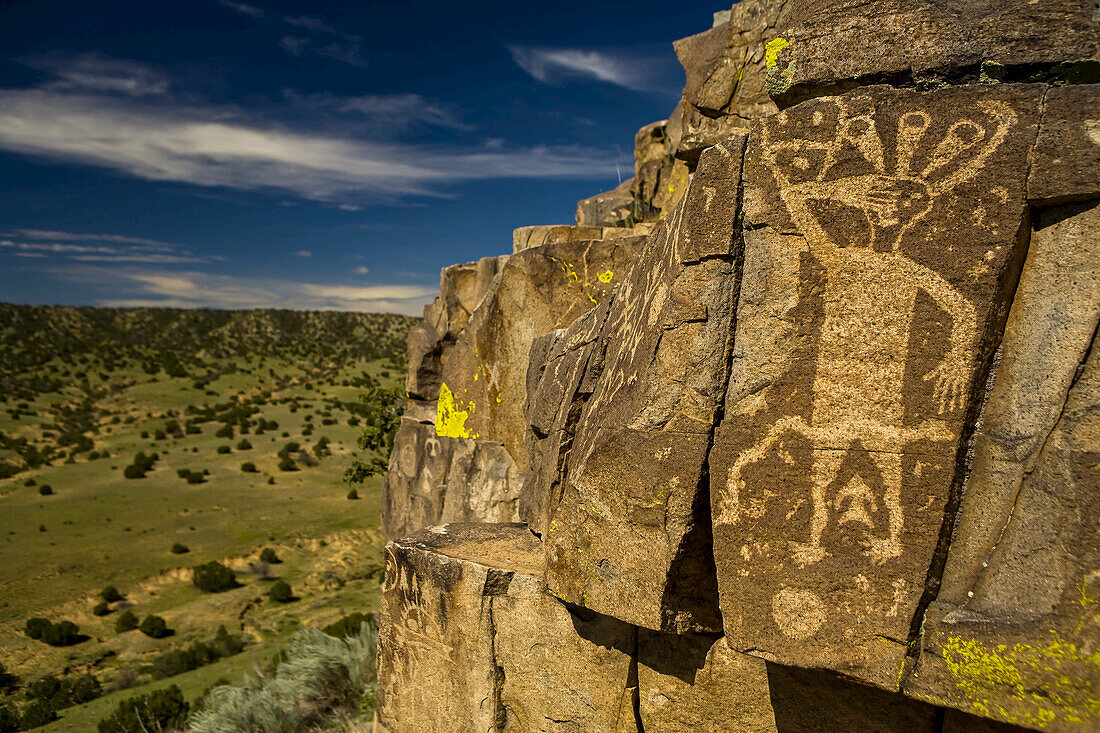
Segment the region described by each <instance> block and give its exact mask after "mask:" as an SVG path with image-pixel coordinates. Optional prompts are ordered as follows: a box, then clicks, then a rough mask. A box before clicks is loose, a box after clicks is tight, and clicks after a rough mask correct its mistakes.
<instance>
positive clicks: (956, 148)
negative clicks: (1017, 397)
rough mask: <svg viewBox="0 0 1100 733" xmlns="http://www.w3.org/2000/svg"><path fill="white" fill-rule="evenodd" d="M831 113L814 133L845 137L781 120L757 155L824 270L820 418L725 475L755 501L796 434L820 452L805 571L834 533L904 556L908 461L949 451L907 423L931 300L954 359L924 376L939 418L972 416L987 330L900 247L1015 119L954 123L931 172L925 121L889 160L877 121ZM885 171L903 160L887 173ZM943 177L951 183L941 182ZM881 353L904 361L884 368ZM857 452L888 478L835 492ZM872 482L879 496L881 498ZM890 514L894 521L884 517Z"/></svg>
mask: <svg viewBox="0 0 1100 733" xmlns="http://www.w3.org/2000/svg"><path fill="white" fill-rule="evenodd" d="M833 104H834V105H835V107H836V110H835V112H834V114H832V115H828V114H827V113H826V111H825V110H821V109H819V110H816V111H815V112H814V113H813V115H812V117H811V120H812V125H813V127H816V128H822V127H826V126H827V125H828V124H831V123H832V122H833V120H836V125H835V135H833V136H827V137H826V138H825V139H823V140H820V141H817V140H814V139H813V138H812V137H811V138H810V139H806V138H805V137H803V136H802V135H799V134H792V133H793V132H794V131H791V130H788V129H786V128H787V126H786V125H785V124H784V119H783V116H781V117H780V122H779V125H778V129H777V130H776V131H771V130H770V129H769V128H768V127H764V128H763V129H762V138H763V141H762V143H761V145H760V150H761V152H762V163H763V164H764V165H765V166H766V167H767V168H768V170H769V171H770V172H771V173H772V174H773V175H774V176H775V179H776V182H777V184H778V190H779V194H780V196H781V197H782V200H783V202H784V204H785V205H786V207H787V210H788V211H789V213H790V214H791V216H792V218H793V219H794V221H795V224H796V225H797V226H798V228H799V230H800V231H801V233H802V235H803V236H804V237H805V239H806V242H807V244H808V245H809V250H810V253H811V255H812V257H813V258H814V260H815V261H816V262H817V264H818V265H820V266H821V267H822V268H823V269H824V271H825V284H824V286H823V288H824V292H823V293H822V295H821V299H822V301H823V310H824V319H823V323H822V326H821V333H820V336H819V338H818V341H817V346H816V352H815V360H814V379H813V384H812V387H811V392H812V411H811V416H810V419H809V420H808V421H807V420H805V419H804V418H802V417H800V416H796V415H795V416H786V417H783V418H782V419H780V420H779V421H778V422H776V423H775V424H774V425H773V426H771V427H770V428H769V429H768V431H767V433H766V434H765V435H764V437H763V438H761V440H760V441H759V442H757V443H756V445H754V446H752V447H750V448H748V449H747V450H745V451H744V452H743V453H742V454H741V455H740V456H739V457H738V458H737V460H736V461H734V463H733V465H732V466H730V468H729V471H728V483H729V491H728V494H727V496H728V497H730V498H731V499H732V498H735V497H738V496H740V494H741V492H742V491H743V490H744V480H745V479H744V476H743V473H744V469H745V467H746V466H747V465H749V464H752V463H755V462H756V461H759V460H760V459H761V458H763V457H764V455H765V454H766V453H767V452H768V451H769V450H771V449H772V448H773V447H774V446H775V444H776V442H777V441H778V440H779V438H780V437H781V436H782V435H783V434H784V433H788V432H794V433H798V434H800V435H802V436H803V437H805V438H807V439H808V440H809V441H810V443H811V444H812V446H813V450H812V452H811V456H812V458H813V465H812V466H811V468H810V472H811V474H812V478H811V482H812V495H811V500H812V504H813V519H812V523H811V527H810V533H809V536H808V537H807V538H806V540H805V541H803V542H792V543H791V552H792V554H793V556H794V558H795V559H796V561H797V562H799V563H800V564H803V565H805V564H809V563H814V562H818V561H820V560H821V559H822V558H823V557H825V555H826V554H827V549H826V548H825V546H824V545H823V544H822V536H823V533H824V532H825V529H826V527H827V526H828V525H829V524H830V522H835V523H837V524H839V525H855V526H857V527H862V530H861V531H863V532H864V533H865V535H866V536H865V539H864V554H866V555H867V556H869V557H870V558H871V559H872V560H873V561H874V562H876V563H882V562H885V561H886V560H889V559H890V558H893V557H897V556H898V555H900V554H901V536H902V530H903V528H904V524H905V520H904V516H903V512H902V507H901V503H900V492H901V483H902V453H901V452H900V450H899V449H900V447H901V446H903V445H904V444H906V443H911V442H914V441H917V440H921V439H930V440H934V441H943V440H950V439H951V438H952V435H951V432H950V431H949V430H947V428H946V427H945V426H944V424H943V422H942V420H939V419H936V418H930V419H926V420H924V421H923V422H921V423H920V424H918V425H914V426H906V425H905V424H904V408H903V406H902V390H903V385H904V370H905V366H906V363H907V359H906V358H905V356H904V355H905V354H906V351H907V349H908V343H909V341H910V339H911V336H912V334H911V331H912V325H913V315H914V310H915V308H916V304H917V298H918V295H919V294H920V293H922V292H923V293H926V294H928V295H929V296H931V298H932V300H933V301H934V302H935V304H936V305H938V306H939V307H941V308H942V309H943V310H944V311H945V312H946V313H947V314H948V315H949V319H950V322H949V323H948V324H947V327H948V329H949V330H950V344H951V346H950V349H949V350H948V352H947V353H946V354H944V355H943V358H942V360H941V361H940V362H939V364H938V365H937V366H936V367H935V368H934V369H932V371H931V372H929V373H928V374H926V375H925V376H924V379H925V380H931V381H933V382H934V384H935V389H934V394H933V398H934V401H935V403H936V406H937V411H938V413H939V414H941V415H942V414H943V413H944V412H946V411H949V410H956V409H959V408H960V407H962V406H963V403H964V397H965V388H966V382H967V376H968V366H969V352H970V350H971V348H972V346H973V344H974V341H975V339H976V337H977V335H978V327H977V322H976V315H975V312H974V308H973V306H972V305H971V303H970V302H969V301H968V300H967V299H966V298H965V297H963V295H962V294H960V293H959V291H958V290H957V289H956V288H955V287H954V286H953V285H952V284H951V283H950V282H948V281H947V280H946V279H945V278H944V277H943V276H942V275H940V274H939V273H937V272H936V271H935V270H933V269H931V268H929V267H926V266H924V265H922V264H920V263H919V262H916V261H914V260H913V259H910V258H909V257H907V256H906V255H905V254H904V253H903V252H901V250H900V245H901V242H902V238H903V237H904V236H905V234H906V233H907V232H908V231H909V230H910V229H912V228H913V227H915V226H917V224H918V223H919V222H921V220H923V219H924V218H925V216H926V215H927V214H928V212H929V211H931V209H932V206H933V204H934V203H935V201H936V199H937V198H939V197H941V196H943V195H944V194H946V193H949V192H951V191H952V190H954V189H955V188H956V187H957V186H959V185H960V184H961V183H963V182H965V181H968V180H970V179H972V178H973V177H974V176H976V175H977V174H978V173H979V171H980V170H981V169H982V167H983V166H984V164H985V161H986V160H987V159H988V158H989V156H990V155H992V154H993V153H994V152H995V151H996V150H997V148H998V147H1000V145H1001V143H1002V142H1003V141H1004V138H1005V135H1006V134H1007V131H1008V129H1009V127H1010V126H1011V125H1012V124H1013V123H1014V122H1015V117H1016V116H1015V114H1014V113H1013V112H1012V109H1011V108H1010V107H1009V106H1008V105H1006V104H1004V103H1003V102H994V101H988V102H983V103H981V105H980V106H981V109H982V111H983V112H985V114H986V117H987V120H986V121H976V120H970V119H962V120H958V121H956V122H954V123H953V124H952V125H951V126H950V127H949V128H948V130H947V133H946V135H944V136H943V137H942V139H940V140H939V141H938V142H935V143H934V144H935V148H934V152H933V153H932V155H931V156H930V157H929V159H928V162H927V163H926V164H924V165H923V166H921V165H920V164H918V163H917V162H916V159H917V156H916V154H917V152H918V150H920V149H921V148H922V146H927V145H928V144H931V141H929V142H928V143H926V141H925V137H926V135H927V133H928V130H929V127H930V126H931V122H932V118H931V115H930V114H929V113H928V112H926V111H914V112H909V113H907V114H903V115H901V117H900V119H899V120H898V125H897V133H896V137H895V145H896V148H895V150H893V151H892V154H891V155H887V154H886V152H885V151H884V149H883V141H882V135H880V133H879V131H878V129H877V127H876V121H875V118H874V115H873V113H862V114H854V115H853V114H849V111H848V110H847V109H845V104H844V101H843V100H836V101H834V102H833ZM810 134H811V135H812V131H811V132H810ZM773 137H774V138H776V139H772V138H773ZM852 149H854V150H856V151H858V155H859V158H861V162H862V163H864V164H866V165H864V166H862V167H857V170H862V171H865V172H861V173H860V174H858V175H847V174H846V173H847V171H849V170H851V169H852V160H851V157H852V156H851V154H850V153H851V151H852ZM843 153H848V155H843ZM888 160H892V161H893V166H892V167H891V168H889V169H888V167H887V166H888V162H887V161H888ZM841 162H843V163H844V166H843V168H842V166H841V165H840V164H841ZM952 166H954V168H953V170H952ZM941 171H950V172H948V173H947V174H946V175H942V176H937V175H936V174H937V173H938V172H941ZM838 174H839V177H838ZM821 202H843V203H844V205H845V206H849V207H853V208H855V209H857V210H858V211H859V213H860V215H861V216H862V217H863V219H864V220H865V223H866V227H865V229H864V230H863V231H864V233H865V236H864V237H863V238H847V237H844V236H841V235H838V234H837V233H835V232H833V231H830V227H829V225H828V223H827V222H825V221H823V218H822V217H821V215H820V214H818V213H817V210H818V209H817V208H816V207H817V206H818V205H819V204H820V203H821ZM884 354H887V355H901V356H900V358H898V357H895V358H886V359H884V358H882V355H884ZM853 448H858V449H862V450H865V451H867V452H868V453H869V454H870V456H871V460H872V462H873V464H874V466H875V469H876V470H877V473H878V476H875V477H862V476H860V475H858V474H857V475H855V476H853V477H851V478H850V479H849V480H847V481H844V482H841V481H837V476H838V474H839V472H840V469H841V466H842V465H843V464H844V461H845V458H846V456H847V452H848V451H849V450H851V449H853ZM868 480H869V481H872V483H875V484H879V485H880V486H881V489H880V490H879V491H878V492H875V491H873V490H872V489H871V488H870V487H869V486H868V483H867V481H868ZM720 508H721V512H720V514H719V517H718V521H719V522H723V523H727V524H736V523H737V522H738V521H739V518H740V517H739V514H738V506H737V502H736V501H727V502H726V503H724V504H722V505H721V507H720ZM830 510H832V511H830ZM882 513H885V519H884V520H882V519H880V518H879V517H880V516H881V515H882Z"/></svg>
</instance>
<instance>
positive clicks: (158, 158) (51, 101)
mask: <svg viewBox="0 0 1100 733" xmlns="http://www.w3.org/2000/svg"><path fill="white" fill-rule="evenodd" d="M268 117H270V115H268V116H267V117H259V116H256V115H250V114H248V113H245V112H242V111H240V110H237V109H228V108H219V107H215V106H210V105H202V104H194V103H191V104H182V103H179V102H177V101H176V100H175V99H173V98H172V97H171V96H168V97H165V98H159V97H144V98H138V97H133V98H127V97H117V96H112V95H104V94H94V93H89V92H82V91H74V90H62V89H53V88H47V87H40V88H31V89H0V149H2V150H7V151H10V152H17V153H23V154H27V155H34V156H40V157H43V158H46V159H50V160H57V161H62V162H68V163H82V164H87V165H94V166H100V167H104V168H108V169H112V170H115V171H120V172H123V173H126V174H128V175H132V176H135V177H138V178H144V179H149V180H157V181H178V182H185V183H191V184H196V185H200V186H224V187H228V188H233V189H240V190H249V191H264V190H266V191H273V192H280V193H284V194H292V195H294V196H297V197H300V198H305V199H311V200H316V201H327V202H333V203H337V204H339V203H344V204H349V205H356V204H361V203H364V202H365V201H369V200H380V199H381V200H392V199H394V198H397V197H400V196H407V195H441V193H442V191H441V188H442V187H443V186H445V185H447V184H454V183H458V182H463V181H473V180H484V179H494V178H570V179H583V178H605V177H608V176H609V175H610V172H611V171H613V170H614V167H615V156H614V155H612V154H610V151H594V150H591V149H582V148H576V147H530V148H514V147H509V146H507V145H493V146H490V145H482V146H477V147H456V146H450V147H439V146H435V147H428V146H417V145H411V144H404V143H400V142H393V141H383V140H369V139H364V138H362V137H358V136H354V135H349V134H347V133H346V132H342V131H340V130H339V129H337V130H324V129H321V130H318V129H315V128H312V127H309V126H308V123H300V124H298V125H293V126H292V125H286V124H283V125H279V124H276V123H273V122H271V121H270V119H268Z"/></svg>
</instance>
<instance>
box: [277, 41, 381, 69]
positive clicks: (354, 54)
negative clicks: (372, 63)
mask: <svg viewBox="0 0 1100 733" xmlns="http://www.w3.org/2000/svg"><path fill="white" fill-rule="evenodd" d="M279 45H280V46H281V47H282V49H283V50H284V51H286V52H287V53H289V54H290V55H291V56H320V57H322V58H327V59H332V60H333V61H339V62H340V63H343V64H348V65H349V66H358V67H360V68H363V67H366V66H367V60H366V59H365V58H363V56H362V54H361V53H360V52H359V43H358V42H357V41H346V42H345V41H331V42H325V43H317V42H316V41H315V40H314V39H312V38H306V37H304V36H284V37H283V39H282V40H281V41H279Z"/></svg>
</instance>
